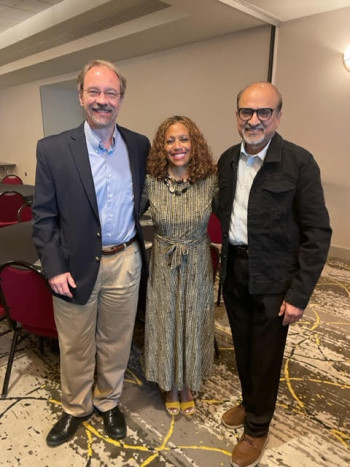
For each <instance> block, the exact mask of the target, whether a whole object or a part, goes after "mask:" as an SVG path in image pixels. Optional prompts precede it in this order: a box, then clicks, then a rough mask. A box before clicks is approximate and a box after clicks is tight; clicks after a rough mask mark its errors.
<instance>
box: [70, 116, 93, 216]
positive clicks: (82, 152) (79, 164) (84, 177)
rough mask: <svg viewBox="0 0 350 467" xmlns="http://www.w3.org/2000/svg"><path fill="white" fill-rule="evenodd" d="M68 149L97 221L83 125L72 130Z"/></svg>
mask: <svg viewBox="0 0 350 467" xmlns="http://www.w3.org/2000/svg"><path fill="white" fill-rule="evenodd" d="M68 147H69V149H70V152H71V154H72V157H73V161H74V163H75V166H76V168H77V171H78V172H79V174H80V178H81V181H82V184H83V186H84V190H85V193H86V196H87V198H88V200H89V202H90V204H91V207H92V209H93V211H94V214H95V216H96V217H97V219H99V214H98V207H97V199H96V193H95V185H94V181H93V178H92V172H91V166H90V161H89V153H88V149H87V145H86V139H85V133H84V124H82V125H80V126H79V127H78V128H76V129H75V130H73V132H72V133H71V135H70V141H69V142H68Z"/></svg>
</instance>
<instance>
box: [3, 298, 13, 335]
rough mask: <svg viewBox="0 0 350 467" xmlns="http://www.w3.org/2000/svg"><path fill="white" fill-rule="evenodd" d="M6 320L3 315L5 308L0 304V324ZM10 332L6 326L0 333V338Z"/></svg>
mask: <svg viewBox="0 0 350 467" xmlns="http://www.w3.org/2000/svg"><path fill="white" fill-rule="evenodd" d="M5 320H6V315H5V308H4V307H3V306H2V305H1V304H0V322H2V321H5ZM9 332H11V329H10V328H9V327H8V326H7V327H6V329H4V330H3V331H0V337H1V336H4V335H5V334H8V333H9Z"/></svg>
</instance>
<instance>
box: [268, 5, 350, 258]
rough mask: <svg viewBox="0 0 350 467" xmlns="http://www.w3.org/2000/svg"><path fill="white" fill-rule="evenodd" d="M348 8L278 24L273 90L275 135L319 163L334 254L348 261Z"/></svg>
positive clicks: (349, 79) (349, 250) (349, 117)
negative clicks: (277, 118)
mask: <svg viewBox="0 0 350 467" xmlns="http://www.w3.org/2000/svg"><path fill="white" fill-rule="evenodd" d="M349 24H350V8H344V9H341V10H336V11H333V12H329V13H324V14H320V15H314V16H310V17H306V18H302V19H299V20H294V21H289V22H287V23H284V24H282V26H281V28H280V32H279V41H278V54H277V69H276V84H277V86H278V87H279V89H280V90H281V92H282V94H283V98H284V115H283V118H282V122H281V125H280V131H281V133H282V134H283V136H284V137H285V138H286V139H290V140H292V141H293V142H295V143H297V144H300V145H301V146H304V147H305V148H307V149H308V150H309V151H311V152H312V153H313V155H314V156H315V158H316V160H317V161H318V163H319V165H320V168H321V173H322V179H323V184H324V190H325V196H326V202H327V206H328V210H329V213H330V217H331V224H332V227H333V238H332V245H333V246H334V248H333V253H336V254H337V255H338V254H341V256H343V257H346V258H348V259H350V215H349V211H350V201H349V200H350V177H349V175H350V150H349V136H350V123H349V122H350V113H349V106H350V73H349V72H348V71H347V70H346V69H345V67H344V66H343V63H342V53H343V51H344V49H345V47H346V46H347V45H350V26H349Z"/></svg>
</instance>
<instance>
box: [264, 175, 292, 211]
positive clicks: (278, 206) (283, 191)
mask: <svg viewBox="0 0 350 467" xmlns="http://www.w3.org/2000/svg"><path fill="white" fill-rule="evenodd" d="M261 188H262V193H263V204H264V207H263V209H264V210H267V211H268V212H269V213H270V215H272V216H274V217H275V218H276V219H279V220H282V219H284V218H286V217H288V215H290V212H291V210H292V209H293V201H294V195H295V184H294V183H293V181H292V180H276V181H274V182H273V183H272V180H266V181H265V182H264V183H263V185H262V186H261Z"/></svg>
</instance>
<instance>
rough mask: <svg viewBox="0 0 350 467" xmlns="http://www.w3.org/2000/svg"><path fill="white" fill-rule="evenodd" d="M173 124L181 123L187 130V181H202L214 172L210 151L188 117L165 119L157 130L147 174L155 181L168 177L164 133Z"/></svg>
mask: <svg viewBox="0 0 350 467" xmlns="http://www.w3.org/2000/svg"><path fill="white" fill-rule="evenodd" d="M175 123H182V124H183V125H185V127H186V128H187V129H188V133H189V136H190V140H191V157H190V161H189V167H188V170H189V174H188V176H189V179H190V180H191V182H192V183H195V182H196V181H198V180H203V179H205V178H207V177H208V176H209V175H211V174H213V173H215V172H216V166H215V164H214V161H213V156H212V153H211V150H210V149H209V146H208V143H207V141H206V139H205V138H204V136H203V134H202V132H201V131H200V130H199V128H198V127H197V125H196V124H195V123H194V122H193V121H192V120H191V119H190V118H188V117H183V116H179V115H174V116H173V117H169V118H167V119H166V120H165V121H164V122H163V123H162V124H161V125H160V127H159V128H158V130H157V133H156V135H155V137H154V139H153V143H152V147H151V151H150V153H149V156H148V161H147V173H148V174H150V175H151V176H152V177H154V178H155V179H157V180H160V181H161V180H163V179H164V178H165V177H166V176H167V175H168V159H167V153H166V151H165V149H164V145H165V133H166V132H167V130H168V128H169V127H170V126H171V125H174V124H175Z"/></svg>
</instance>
